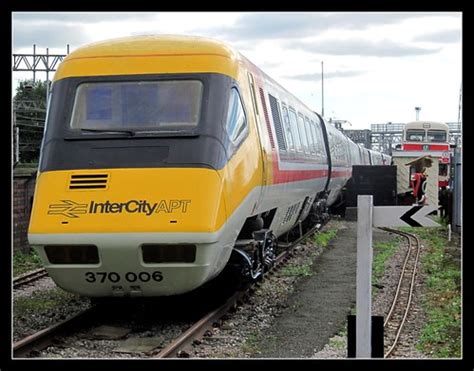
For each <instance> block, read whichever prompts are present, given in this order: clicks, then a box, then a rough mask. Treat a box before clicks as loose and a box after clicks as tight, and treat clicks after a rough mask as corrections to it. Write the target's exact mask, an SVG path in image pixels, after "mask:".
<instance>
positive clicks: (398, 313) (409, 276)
mask: <svg viewBox="0 0 474 371" xmlns="http://www.w3.org/2000/svg"><path fill="white" fill-rule="evenodd" d="M380 229H382V230H384V231H387V232H391V233H396V234H398V235H401V236H403V237H405V238H406V239H407V241H408V249H407V252H406V255H405V260H404V262H403V266H402V270H401V273H400V278H399V280H398V284H397V289H396V292H395V296H394V299H393V301H392V305H391V307H390V310H389V312H388V315H387V317H386V318H385V321H384V331H385V339H386V340H387V341H388V344H390V346H389V348H388V350H387V351H386V352H385V354H384V358H388V357H390V356H391V355H393V353H394V352H395V350H396V348H397V346H398V345H399V339H400V335H401V333H402V331H403V328H404V325H405V322H406V319H407V316H408V314H409V312H410V305H411V302H412V299H413V290H414V287H415V277H416V274H417V269H418V260H419V256H420V252H421V243H420V240H419V239H418V237H417V236H416V235H414V234H412V233H407V232H401V231H399V230H396V229H391V228H380Z"/></svg>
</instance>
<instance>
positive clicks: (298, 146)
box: [290, 109, 303, 152]
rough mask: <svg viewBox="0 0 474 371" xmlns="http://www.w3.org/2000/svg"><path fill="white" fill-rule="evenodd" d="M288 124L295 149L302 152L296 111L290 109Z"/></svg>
mask: <svg viewBox="0 0 474 371" xmlns="http://www.w3.org/2000/svg"><path fill="white" fill-rule="evenodd" d="M290 126H291V132H292V133H293V139H294V140H295V145H296V150H297V151H298V152H303V147H302V146H301V139H300V136H299V133H298V122H297V119H296V112H295V111H293V110H292V109H290Z"/></svg>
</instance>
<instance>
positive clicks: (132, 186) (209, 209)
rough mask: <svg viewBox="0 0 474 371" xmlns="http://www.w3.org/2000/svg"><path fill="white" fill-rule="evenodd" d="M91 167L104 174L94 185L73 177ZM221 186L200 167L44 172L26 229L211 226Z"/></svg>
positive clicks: (221, 208) (218, 217)
mask: <svg viewBox="0 0 474 371" xmlns="http://www.w3.org/2000/svg"><path fill="white" fill-rule="evenodd" d="M95 173H100V174H104V173H106V174H107V181H106V183H104V184H102V183H101V184H100V186H101V187H100V188H99V186H98V185H97V184H96V183H91V180H90V178H89V180H82V181H81V182H89V183H90V184H89V183H87V185H84V184H85V183H80V184H79V183H77V182H78V180H77V179H80V178H81V176H82V177H86V176H89V177H91V176H94V174H95ZM73 177H74V179H76V180H75V182H76V183H74V185H71V179H72V178H73ZM222 190H223V182H222V179H221V177H220V175H219V173H218V172H217V171H214V170H211V169H203V168H179V169H176V168H159V169H107V170H105V171H104V170H96V171H87V170H74V171H51V172H45V173H41V174H40V175H39V177H38V180H37V185H36V191H35V192H36V193H35V200H34V203H33V210H32V215H31V220H30V226H29V234H30V235H31V236H32V235H34V234H45V233H48V234H56V233H61V234H63V233H110V232H121V233H124V232H127V233H133V232H214V231H217V230H218V229H219V228H220V227H221V226H222V225H223V224H224V223H225V220H226V216H227V215H226V209H225V202H224V196H223V194H224V192H223V191H222ZM31 242H32V243H34V237H33V240H32V241H31Z"/></svg>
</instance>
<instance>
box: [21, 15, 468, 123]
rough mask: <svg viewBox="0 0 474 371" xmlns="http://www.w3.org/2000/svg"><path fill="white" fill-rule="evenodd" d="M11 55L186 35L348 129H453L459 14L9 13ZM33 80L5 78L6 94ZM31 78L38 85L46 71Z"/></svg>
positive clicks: (458, 81)
mask: <svg viewBox="0 0 474 371" xmlns="http://www.w3.org/2000/svg"><path fill="white" fill-rule="evenodd" d="M12 32H13V38H12V42H13V53H32V49H33V47H32V45H33V44H36V50H37V52H38V53H45V52H46V48H49V53H50V54H54V53H57V54H65V53H66V45H67V44H69V45H70V50H71V51H73V50H74V49H76V48H78V47H80V46H81V45H84V44H87V43H91V42H95V41H100V40H105V39H110V38H116V37H123V36H131V35H146V34H185V35H195V36H205V37H211V38H214V39H218V40H223V41H227V42H228V43H230V44H231V45H233V46H235V47H236V48H237V49H238V50H240V51H241V52H242V53H243V54H244V55H245V56H246V57H248V58H249V59H250V60H251V61H253V62H254V63H255V64H256V65H257V66H259V67H260V68H262V69H263V70H264V71H265V72H266V73H267V74H269V75H270V76H272V77H273V78H274V79H275V80H276V81H278V82H279V83H280V84H282V85H283V86H284V87H286V88H287V89H288V90H289V91H291V92H292V93H293V94H295V95H296V96H297V97H298V98H300V99H301V100H302V101H303V102H304V103H306V104H307V105H308V106H309V107H310V108H312V109H313V110H315V111H317V112H321V108H322V102H321V93H322V88H321V61H323V65H324V114H325V117H326V118H334V119H341V120H347V121H348V122H349V123H350V125H349V124H346V125H344V127H345V128H347V129H351V128H352V129H368V128H370V124H374V123H386V122H389V121H391V122H403V123H404V122H408V121H412V120H414V119H415V117H416V115H415V106H418V107H421V112H420V119H426V120H435V121H447V122H455V121H457V118H458V106H459V90H460V87H461V84H462V13H460V12H405V13H398V12H369V13H363V12H305V13H296V12H291V13H281V12H258V13H256V12H225V13H221V12H211V13H206V12H190V13H185V12H178V13H174V12H159V13H153V12H147V13H130V12H121V13H108V12H104V13H83V12H81V13H76V12H68V13H58V12H34V13H31V12H28V13H27V12H14V13H12ZM31 77H32V74H31V73H22V72H13V73H12V78H13V87H14V88H15V86H16V85H17V82H18V80H21V79H24V78H31ZM37 78H39V79H42V80H44V79H45V74H44V73H38V75H37Z"/></svg>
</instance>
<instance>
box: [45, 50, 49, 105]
mask: <svg viewBox="0 0 474 371" xmlns="http://www.w3.org/2000/svg"><path fill="white" fill-rule="evenodd" d="M48 97H49V48H46V107H48Z"/></svg>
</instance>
